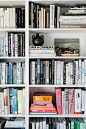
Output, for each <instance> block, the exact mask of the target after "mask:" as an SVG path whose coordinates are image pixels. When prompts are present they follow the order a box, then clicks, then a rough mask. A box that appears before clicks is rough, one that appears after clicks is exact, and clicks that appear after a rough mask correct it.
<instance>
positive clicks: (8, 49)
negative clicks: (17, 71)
mask: <svg viewBox="0 0 86 129" xmlns="http://www.w3.org/2000/svg"><path fill="white" fill-rule="evenodd" d="M0 56H2V57H3V56H4V57H8V56H9V57H10V56H11V57H14V56H15V57H17V56H25V34H24V33H21V34H13V33H3V36H2V37H1V38H0Z"/></svg>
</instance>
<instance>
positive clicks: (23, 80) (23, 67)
mask: <svg viewBox="0 0 86 129" xmlns="http://www.w3.org/2000/svg"><path fill="white" fill-rule="evenodd" d="M22 84H24V63H22Z"/></svg>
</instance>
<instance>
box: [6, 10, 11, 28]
mask: <svg viewBox="0 0 86 129" xmlns="http://www.w3.org/2000/svg"><path fill="white" fill-rule="evenodd" d="M6 24H7V28H10V8H7V22H6Z"/></svg>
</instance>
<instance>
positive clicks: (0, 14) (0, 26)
mask: <svg viewBox="0 0 86 129" xmlns="http://www.w3.org/2000/svg"><path fill="white" fill-rule="evenodd" d="M0 28H1V9H0Z"/></svg>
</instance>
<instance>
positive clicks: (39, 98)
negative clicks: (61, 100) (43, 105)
mask: <svg viewBox="0 0 86 129" xmlns="http://www.w3.org/2000/svg"><path fill="white" fill-rule="evenodd" d="M33 102H52V96H33Z"/></svg>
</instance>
